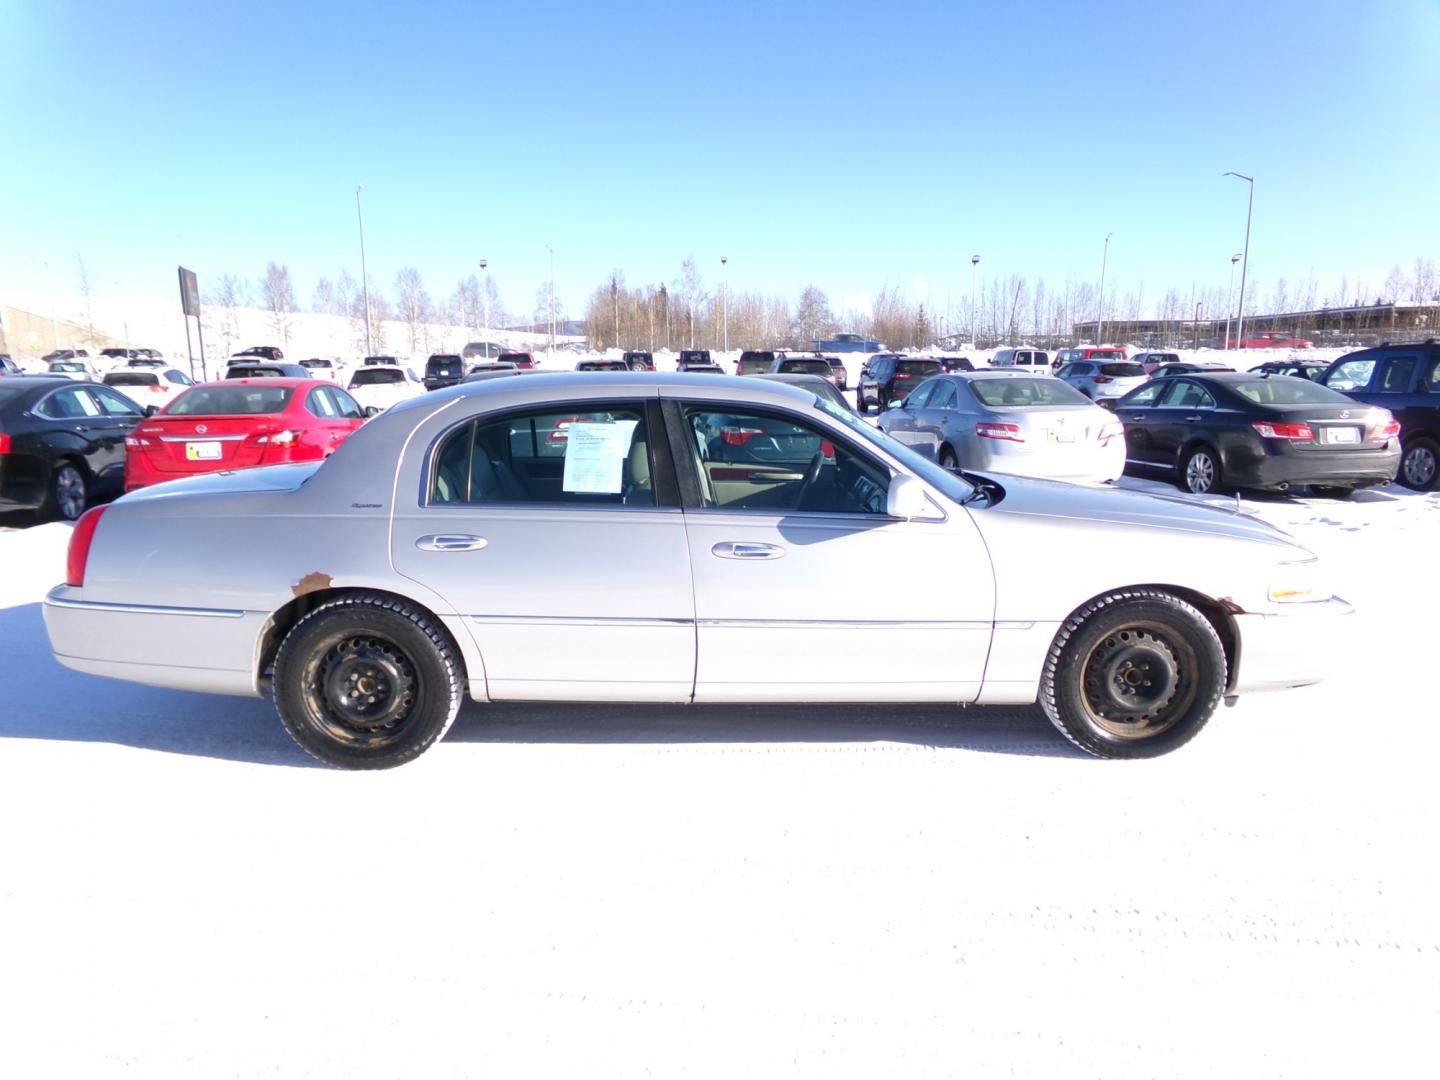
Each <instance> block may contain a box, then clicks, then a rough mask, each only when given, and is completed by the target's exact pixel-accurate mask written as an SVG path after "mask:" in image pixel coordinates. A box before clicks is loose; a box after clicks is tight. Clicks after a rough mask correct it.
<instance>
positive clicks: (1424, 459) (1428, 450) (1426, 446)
mask: <svg viewBox="0 0 1440 1080" xmlns="http://www.w3.org/2000/svg"><path fill="white" fill-rule="evenodd" d="M1437 478H1440V446H1436V444H1435V443H1434V442H1432V441H1431V440H1429V439H1411V440H1410V442H1409V443H1408V444H1407V445H1406V447H1405V453H1404V456H1403V457H1401V459H1400V482H1401V483H1402V484H1404V485H1405V486H1406V487H1408V488H1414V489H1415V490H1416V491H1429V490H1431V489H1432V488H1433V487H1435V481H1436V479H1437Z"/></svg>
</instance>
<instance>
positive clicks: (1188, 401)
mask: <svg viewBox="0 0 1440 1080" xmlns="http://www.w3.org/2000/svg"><path fill="white" fill-rule="evenodd" d="M1164 405H1165V407H1166V408H1170V409H1213V408H1214V407H1215V399H1214V398H1213V397H1211V396H1210V391H1208V390H1206V389H1205V388H1204V387H1203V386H1201V385H1200V384H1199V383H1193V382H1190V380H1188V379H1177V380H1176V381H1175V384H1174V385H1173V386H1171V387H1170V392H1169V393H1168V394H1166V395H1165V401H1164Z"/></svg>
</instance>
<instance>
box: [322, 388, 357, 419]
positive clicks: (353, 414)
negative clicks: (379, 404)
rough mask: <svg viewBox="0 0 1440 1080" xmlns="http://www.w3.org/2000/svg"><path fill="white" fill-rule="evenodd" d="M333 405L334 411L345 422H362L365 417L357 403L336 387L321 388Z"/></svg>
mask: <svg viewBox="0 0 1440 1080" xmlns="http://www.w3.org/2000/svg"><path fill="white" fill-rule="evenodd" d="M322 389H323V391H324V393H326V394H328V395H329V396H330V398H331V400H332V401H334V403H335V411H336V412H337V413H338V414H339V415H340V416H342V417H343V418H344V419H346V420H362V419H364V417H365V410H364V409H362V408H360V404H359V402H357V401H356V400H355V399H354V398H353V397H351V396H350V395H349V394H347V393H346V392H345V391H344V390H341V389H340V388H339V387H338V386H327V387H323V388H322Z"/></svg>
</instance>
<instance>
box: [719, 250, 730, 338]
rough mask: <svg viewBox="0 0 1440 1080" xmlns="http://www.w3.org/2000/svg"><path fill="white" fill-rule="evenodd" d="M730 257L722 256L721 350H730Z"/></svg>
mask: <svg viewBox="0 0 1440 1080" xmlns="http://www.w3.org/2000/svg"><path fill="white" fill-rule="evenodd" d="M729 262H730V259H729V258H728V257H727V256H724V255H721V256H720V351H721V352H729V351H730V270H729V265H728V264H729Z"/></svg>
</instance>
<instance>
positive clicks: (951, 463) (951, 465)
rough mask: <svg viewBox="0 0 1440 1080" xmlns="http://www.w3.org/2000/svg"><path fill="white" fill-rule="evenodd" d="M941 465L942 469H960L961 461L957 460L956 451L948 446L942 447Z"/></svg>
mask: <svg viewBox="0 0 1440 1080" xmlns="http://www.w3.org/2000/svg"><path fill="white" fill-rule="evenodd" d="M940 467H941V468H942V469H958V468H959V467H960V462H958V461H957V460H955V451H954V450H951V449H950V447H948V446H942V447H941V448H940Z"/></svg>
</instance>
